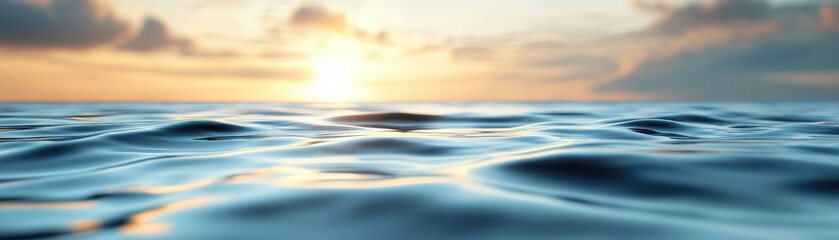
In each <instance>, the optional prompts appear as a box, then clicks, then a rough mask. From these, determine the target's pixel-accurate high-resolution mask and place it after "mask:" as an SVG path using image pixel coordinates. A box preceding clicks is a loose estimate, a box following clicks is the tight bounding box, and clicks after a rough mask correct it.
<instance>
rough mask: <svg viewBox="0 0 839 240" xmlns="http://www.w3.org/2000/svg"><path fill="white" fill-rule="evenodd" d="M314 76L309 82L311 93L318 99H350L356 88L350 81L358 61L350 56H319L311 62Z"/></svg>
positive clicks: (353, 97) (354, 94) (352, 97)
mask: <svg viewBox="0 0 839 240" xmlns="http://www.w3.org/2000/svg"><path fill="white" fill-rule="evenodd" d="M312 67H313V70H314V73H315V78H314V79H313V81H312V83H311V91H312V94H313V95H314V96H315V97H316V99H318V100H320V101H350V100H353V99H355V98H356V97H357V94H358V92H357V91H358V90H357V89H356V87H355V85H354V84H353V83H352V81H353V78H354V76H355V75H356V73H357V71H358V67H359V61H358V60H356V59H351V58H338V57H329V58H320V59H315V60H314V62H313V66H312Z"/></svg>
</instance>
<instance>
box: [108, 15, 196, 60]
mask: <svg viewBox="0 0 839 240" xmlns="http://www.w3.org/2000/svg"><path fill="white" fill-rule="evenodd" d="M171 47H177V48H180V49H181V50H182V51H188V50H189V49H191V48H192V42H191V41H189V40H187V39H179V38H175V37H174V36H172V34H171V33H170V31H169V28H168V27H167V26H166V24H164V23H163V22H162V21H160V20H159V19H157V18H154V17H147V18H146V20H145V21H144V22H143V27H142V28H141V29H140V31H139V32H138V33H137V34H136V36H134V37H132V38H131V39H130V40H128V41H126V42H124V43H122V45H120V47H119V48H120V49H123V50H127V51H135V52H151V51H158V50H163V49H168V48H171Z"/></svg>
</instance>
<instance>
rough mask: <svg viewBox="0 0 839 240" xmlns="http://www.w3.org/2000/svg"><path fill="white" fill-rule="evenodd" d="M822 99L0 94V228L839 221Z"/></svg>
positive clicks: (830, 119) (798, 232) (600, 228)
mask: <svg viewBox="0 0 839 240" xmlns="http://www.w3.org/2000/svg"><path fill="white" fill-rule="evenodd" d="M835 106H836V104H835V103H829V102H825V103H710V102H709V103H677V102H674V103H667V102H658V103H405V104H104V103H102V104H0V222H2V223H3V224H0V238H3V239H7V238H9V239H36V238H54V237H58V238H84V239H114V238H129V239H131V238H148V237H151V238H162V239H265V238H268V239H275V238H292V239H839V230H836V226H839V202H837V201H836V199H839V141H837V140H839V108H836V107H835Z"/></svg>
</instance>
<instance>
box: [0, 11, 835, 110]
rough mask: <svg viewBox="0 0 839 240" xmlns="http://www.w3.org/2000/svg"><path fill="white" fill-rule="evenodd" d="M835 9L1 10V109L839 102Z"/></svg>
mask: <svg viewBox="0 0 839 240" xmlns="http://www.w3.org/2000/svg"><path fill="white" fill-rule="evenodd" d="M838 14H839V1H837V0H798V1H796V0H786V1H765V0H705V1H701V0H681V1H680V0H670V1H659V0H647V1H644V0H598V1H574V0H517V1H509V0H423V1H417V0H332V1H326V0H320V1H315V0H311V1H302V0H180V1H172V0H143V1H136V0H0V101H50V102H51V101H82V102H83V101H159V102H164V101H198V102H249V101H256V102H355V101H357V102H389V101H628V100H632V101H634V100H721V101H725V100H839V15H838Z"/></svg>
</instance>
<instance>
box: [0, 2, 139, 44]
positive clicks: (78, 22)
mask: <svg viewBox="0 0 839 240" xmlns="http://www.w3.org/2000/svg"><path fill="white" fill-rule="evenodd" d="M128 29H129V27H128V24H127V23H126V22H124V21H123V20H121V19H119V18H118V17H117V16H116V15H115V14H114V13H113V11H112V9H111V7H110V5H107V4H105V3H103V2H101V1H96V0H53V1H24V0H3V1H0V45H6V46H11V47H29V48H64V49H79V48H90V47H95V46H100V45H104V44H108V43H111V42H113V41H115V40H117V39H118V38H119V37H121V36H122V35H123V34H125V33H126V32H127V31H128Z"/></svg>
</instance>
